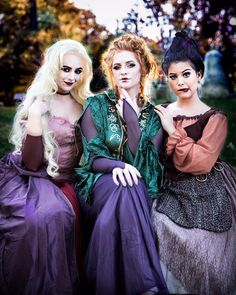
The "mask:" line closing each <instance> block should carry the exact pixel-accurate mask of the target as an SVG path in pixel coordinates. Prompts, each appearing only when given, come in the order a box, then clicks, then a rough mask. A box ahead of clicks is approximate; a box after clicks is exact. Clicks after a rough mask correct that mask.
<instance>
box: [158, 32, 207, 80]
mask: <svg viewBox="0 0 236 295" xmlns="http://www.w3.org/2000/svg"><path fill="white" fill-rule="evenodd" d="M180 61H189V62H190V63H191V64H192V66H193V68H194V69H195V71H196V72H201V74H202V76H203V74H204V68H205V67H204V63H203V60H202V57H201V54H200V51H199V48H198V45H197V43H196V41H195V40H194V39H193V38H191V37H189V36H188V34H187V33H186V32H185V31H181V32H177V33H176V34H175V37H174V39H173V41H172V43H171V45H170V47H169V49H168V50H167V51H166V53H165V55H164V59H163V62H162V70H163V71H164V73H165V74H167V73H168V69H169V67H170V65H171V64H172V63H175V62H180Z"/></svg>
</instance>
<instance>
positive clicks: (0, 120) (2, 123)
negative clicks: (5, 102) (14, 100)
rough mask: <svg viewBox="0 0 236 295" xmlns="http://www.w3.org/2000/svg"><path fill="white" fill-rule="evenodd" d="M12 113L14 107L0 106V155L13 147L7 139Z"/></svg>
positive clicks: (13, 112) (13, 113)
mask: <svg viewBox="0 0 236 295" xmlns="http://www.w3.org/2000/svg"><path fill="white" fill-rule="evenodd" d="M14 115H15V108H14V107H0V143H1V144H0V157H2V156H3V155H5V154H6V153H7V152H8V151H10V150H11V149H12V148H13V147H12V145H11V144H10V143H9V141H8V136H9V133H10V131H11V127H12V122H13V117H14Z"/></svg>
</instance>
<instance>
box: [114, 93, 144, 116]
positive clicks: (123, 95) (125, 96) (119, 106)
mask: <svg viewBox="0 0 236 295" xmlns="http://www.w3.org/2000/svg"><path fill="white" fill-rule="evenodd" d="M119 92H120V99H119V100H118V103H117V105H116V108H117V110H118V111H119V113H120V115H121V117H122V118H123V100H124V99H125V100H126V101H127V102H128V103H129V105H130V106H131V107H132V108H133V110H134V111H135V113H136V114H137V116H138V115H139V112H140V111H139V106H138V105H137V101H136V100H135V101H133V100H132V99H131V98H130V96H129V94H128V92H127V91H126V90H125V89H124V88H119Z"/></svg>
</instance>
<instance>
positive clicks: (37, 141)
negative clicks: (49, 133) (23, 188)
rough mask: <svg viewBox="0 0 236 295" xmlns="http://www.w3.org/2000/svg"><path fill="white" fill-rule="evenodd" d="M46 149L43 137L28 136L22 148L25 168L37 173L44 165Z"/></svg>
mask: <svg viewBox="0 0 236 295" xmlns="http://www.w3.org/2000/svg"><path fill="white" fill-rule="evenodd" d="M43 154H44V148H43V139H42V136H32V135H30V134H27V136H26V139H25V141H24V145H23V148H22V161H23V163H24V165H25V167H26V168H27V169H29V170H32V171H37V170H38V169H39V168H40V167H41V166H42V164H43V160H44V155H43Z"/></svg>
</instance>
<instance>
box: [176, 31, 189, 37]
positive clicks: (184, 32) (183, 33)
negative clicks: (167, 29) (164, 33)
mask: <svg viewBox="0 0 236 295" xmlns="http://www.w3.org/2000/svg"><path fill="white" fill-rule="evenodd" d="M175 37H179V38H186V37H188V33H187V32H186V31H184V30H182V31H180V32H177V33H176V34H175Z"/></svg>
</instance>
